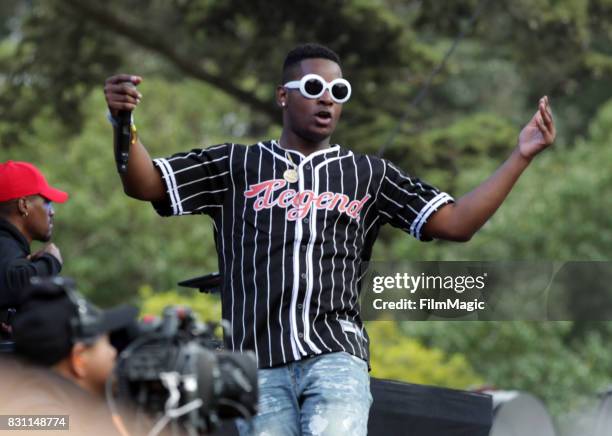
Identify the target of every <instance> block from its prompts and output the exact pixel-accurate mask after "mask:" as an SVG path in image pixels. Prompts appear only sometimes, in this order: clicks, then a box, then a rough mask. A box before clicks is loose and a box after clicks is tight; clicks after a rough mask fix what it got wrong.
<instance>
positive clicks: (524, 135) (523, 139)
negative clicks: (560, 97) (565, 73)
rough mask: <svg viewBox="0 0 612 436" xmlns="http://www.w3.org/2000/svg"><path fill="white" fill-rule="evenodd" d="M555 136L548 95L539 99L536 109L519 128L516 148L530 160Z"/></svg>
mask: <svg viewBox="0 0 612 436" xmlns="http://www.w3.org/2000/svg"><path fill="white" fill-rule="evenodd" d="M555 136H557V131H556V129H555V122H554V121H553V117H552V111H551V110H550V104H549V102H548V97H546V96H544V97H542V98H541V99H540V103H539V105H538V110H537V112H536V113H535V115H534V116H533V117H532V118H531V120H530V121H529V123H527V125H526V126H525V127H524V128H523V130H521V133H520V135H519V141H518V150H519V153H520V154H521V156H523V157H524V158H526V159H529V160H531V159H532V158H533V157H534V156H535V155H536V154H538V153H540V152H541V151H542V150H544V149H545V148H547V147H549V146H550V145H551V144H552V143H553V141H554V140H555Z"/></svg>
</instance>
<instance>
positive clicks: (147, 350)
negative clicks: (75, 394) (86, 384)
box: [115, 306, 258, 433]
mask: <svg viewBox="0 0 612 436" xmlns="http://www.w3.org/2000/svg"><path fill="white" fill-rule="evenodd" d="M216 327H217V325H216V324H214V323H200V322H199V321H198V320H197V318H196V316H195V315H194V314H193V313H192V311H191V309H189V308H187V307H182V306H168V307H166V308H165V309H164V311H163V316H162V318H161V320H159V319H155V320H152V319H148V320H145V321H143V322H141V323H139V324H138V327H137V328H136V329H134V330H135V331H134V332H132V333H131V334H130V336H131V338H129V339H130V340H129V341H128V343H129V345H127V347H126V348H125V349H124V350H123V351H122V352H121V353H120V355H119V358H118V360H117V365H116V369H115V374H116V379H117V394H118V397H119V398H120V399H121V400H127V403H130V404H132V405H135V406H136V407H137V409H138V410H142V411H145V412H146V413H147V414H148V415H149V416H153V417H154V418H158V419H159V420H166V421H167V422H168V421H170V420H174V421H175V422H178V423H179V424H180V426H181V427H183V428H185V429H187V430H188V431H194V432H198V433H201V432H208V431H211V430H213V429H214V428H216V427H217V426H218V425H219V424H220V421H221V420H222V419H230V418H236V417H242V418H245V419H248V418H250V417H251V416H253V415H255V414H256V412H257V398H258V388H257V361H256V358H255V354H254V353H253V352H248V353H244V354H241V353H232V352H226V351H223V350H221V346H222V345H221V344H222V342H221V341H220V340H219V339H218V338H217V337H216V336H215V334H214V331H215V329H216ZM158 422H160V421H158Z"/></svg>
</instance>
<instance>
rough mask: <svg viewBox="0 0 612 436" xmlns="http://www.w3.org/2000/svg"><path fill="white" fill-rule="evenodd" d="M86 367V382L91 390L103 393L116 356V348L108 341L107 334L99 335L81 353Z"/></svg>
mask: <svg viewBox="0 0 612 436" xmlns="http://www.w3.org/2000/svg"><path fill="white" fill-rule="evenodd" d="M82 357H83V365H85V367H86V375H85V377H86V378H87V380H86V383H87V385H88V386H89V388H90V389H91V390H92V391H95V392H97V393H100V394H104V387H105V384H106V380H107V379H108V378H109V377H110V376H111V373H112V371H113V367H114V365H115V358H116V357H117V350H116V349H115V347H113V346H112V345H111V343H110V340H109V338H108V335H104V336H101V337H100V338H99V339H98V340H97V341H96V342H95V343H94V344H93V345H91V346H89V347H87V348H86V349H85V350H84V351H83V354H82Z"/></svg>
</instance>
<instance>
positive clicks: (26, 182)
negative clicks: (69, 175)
mask: <svg viewBox="0 0 612 436" xmlns="http://www.w3.org/2000/svg"><path fill="white" fill-rule="evenodd" d="M37 194H38V195H40V196H41V197H44V198H46V199H47V200H51V201H53V202H56V203H63V202H65V201H66V200H68V194H67V193H65V192H64V191H60V190H59V189H56V188H53V187H52V186H50V185H49V184H48V183H47V180H46V179H45V176H43V174H42V173H41V172H40V170H39V169H38V168H36V167H35V166H34V165H32V164H31V163H27V162H14V161H12V160H9V161H7V162H4V163H0V202H2V201H9V200H14V199H16V198H21V197H25V196H27V195H37Z"/></svg>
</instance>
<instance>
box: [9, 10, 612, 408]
mask: <svg viewBox="0 0 612 436" xmlns="http://www.w3.org/2000/svg"><path fill="white" fill-rule="evenodd" d="M480 3H481V2H480V0H460V1H455V2H413V1H403V0H377V1H375V2H373V1H364V0H351V1H328V2H318V3H316V4H314V3H312V2H284V1H278V0H275V1H266V2H264V1H259V0H258V1H244V0H231V1H220V0H193V1H175V2H166V1H153V2H151V1H144V0H129V1H127V2H125V1H119V0H112V1H108V2H104V3H100V2H95V1H93V0H49V1H44V2H43V1H40V0H35V1H31V2H17V1H13V0H10V1H5V2H1V3H0V38H2V39H1V40H0V161H4V160H7V159H16V160H28V161H32V162H34V163H36V164H37V165H39V166H40V167H41V168H42V169H43V171H44V172H45V174H46V175H47V176H48V179H49V180H50V181H51V182H52V183H53V184H55V185H57V186H58V187H60V188H64V189H65V190H67V191H68V192H69V193H70V194H71V199H70V201H69V202H68V203H66V204H64V205H58V206H57V208H56V212H57V215H56V226H55V238H54V241H55V242H56V243H57V244H58V246H59V247H60V249H61V250H62V253H63V255H64V259H65V261H66V264H65V269H64V272H65V273H66V274H67V275H71V276H74V277H75V278H77V280H78V282H79V283H80V287H81V289H83V290H84V291H85V292H86V293H87V294H88V296H90V297H91V298H92V299H93V300H95V301H96V302H98V303H99V304H102V305H109V304H114V303H117V302H121V301H126V300H139V301H141V302H142V303H143V311H144V312H155V313H160V311H161V309H162V308H163V307H164V306H166V305H168V304H176V303H179V302H180V303H182V304H186V305H189V306H191V307H192V308H194V310H195V311H196V312H197V313H199V314H200V315H201V316H202V318H203V319H211V320H212V319H218V318H219V316H220V315H219V304H220V303H219V301H218V299H217V298H216V297H211V296H207V295H199V294H196V293H192V294H187V293H179V292H176V291H168V292H159V293H158V292H154V291H153V290H159V289H174V287H175V284H176V282H177V281H179V280H182V279H185V278H188V277H192V276H196V275H200V274H203V273H206V272H210V271H215V270H217V262H216V259H215V247H214V242H213V232H212V226H211V224H210V220H209V219H208V218H206V217H202V216H193V217H183V218H181V219H169V218H159V217H157V216H156V215H155V213H154V211H153V209H152V208H151V206H150V205H147V204H144V203H139V202H137V201H135V200H131V199H129V198H127V196H125V194H124V193H123V192H122V189H121V184H120V182H119V179H118V176H117V174H116V171H115V168H114V162H113V157H112V147H111V142H112V140H111V129H110V127H109V126H108V124H107V122H106V120H105V119H104V113H105V107H104V102H103V97H102V93H101V90H102V86H103V81H104V78H105V77H107V76H109V75H111V74H115V73H117V72H133V73H135V74H141V75H142V76H144V82H143V83H142V85H140V88H139V89H140V91H141V92H142V93H143V94H144V98H143V101H142V103H141V105H140V107H139V109H138V110H137V111H136V122H137V126H138V130H139V134H140V137H141V139H142V140H143V142H144V143H145V144H146V145H147V147H148V149H149V150H150V151H151V154H152V155H154V156H162V155H163V156H166V155H169V154H172V153H174V152H176V151H183V150H187V149H190V148H192V147H198V146H200V145H205V144H206V145H210V144H215V143H220V142H225V141H235V142H241V143H251V142H253V141H254V140H256V139H261V138H265V137H278V135H279V133H280V130H279V125H280V113H279V112H278V111H277V110H276V108H275V106H274V99H273V92H274V86H275V85H276V83H277V82H278V80H279V75H280V67H281V65H282V60H283V57H284V54H285V52H286V51H287V50H288V49H289V48H291V47H293V46H294V45H295V44H297V43H300V42H304V41H318V42H321V43H325V44H328V45H330V46H331V47H333V48H334V49H335V50H337V51H338V52H339V53H340V55H341V57H342V58H343V61H344V75H345V76H346V77H347V78H348V79H349V80H350V81H351V83H353V93H354V94H353V95H354V97H353V98H352V100H351V102H350V104H347V105H346V107H345V108H344V111H343V120H342V123H340V126H339V129H338V131H337V133H336V134H335V135H334V138H333V140H334V142H338V143H341V144H343V145H346V146H349V147H351V148H352V149H355V150H357V151H360V152H370V153H376V152H377V151H378V150H379V148H380V147H381V145H382V144H384V143H385V142H386V141H387V140H388V139H389V135H390V133H391V132H392V131H393V130H394V129H395V128H396V127H398V120H399V119H400V117H401V116H402V115H404V113H405V112H406V111H408V112H407V113H406V116H407V120H406V122H405V123H404V124H403V125H402V126H401V128H399V129H398V134H397V136H396V137H395V138H394V140H393V142H392V143H391V146H390V147H389V148H388V150H387V153H386V155H385V156H386V157H388V158H390V159H391V160H392V161H393V162H395V163H397V164H398V166H400V167H402V168H405V169H406V170H408V171H409V172H411V173H414V174H415V175H417V176H419V177H422V178H423V179H425V180H428V181H432V182H434V183H435V184H436V185H439V186H440V187H441V188H443V189H445V190H448V191H450V192H451V193H452V194H454V195H456V196H460V195H461V194H463V193H466V192H468V191H470V190H471V189H472V188H474V187H475V186H477V185H478V184H479V183H481V182H482V181H483V180H484V179H486V177H488V176H489V175H490V174H491V173H492V172H493V171H494V170H495V169H496V168H497V167H498V166H499V165H500V163H501V162H502V160H503V159H504V158H505V157H506V156H507V155H509V154H510V152H511V150H512V147H514V145H515V143H516V138H517V135H518V132H519V129H520V128H521V126H522V125H523V124H524V123H525V122H526V121H527V120H528V119H529V118H530V117H531V115H532V114H533V112H534V111H535V105H536V102H537V99H538V98H539V97H540V96H541V95H543V94H547V95H549V96H550V97H551V102H552V105H553V111H554V114H555V119H556V123H557V126H558V131H559V137H558V140H557V144H556V145H555V146H554V147H553V148H552V149H551V150H550V151H547V152H545V153H544V154H543V155H542V156H539V157H538V158H537V159H536V160H535V161H534V162H533V163H532V164H531V166H530V168H529V169H528V170H527V171H526V173H525V174H524V175H523V176H522V177H521V179H520V181H519V182H518V184H517V185H516V186H515V188H514V189H513V192H512V193H511V194H510V196H509V197H508V199H507V201H506V202H505V203H504V205H503V206H502V207H501V208H500V210H499V211H498V212H497V213H496V215H495V216H494V217H493V219H492V220H490V222H489V223H487V224H486V225H485V226H484V228H483V229H482V230H481V231H480V232H479V233H478V234H477V235H476V236H475V237H474V238H473V239H472V241H470V242H469V243H467V244H451V243H443V242H434V243H430V244H421V243H415V242H413V241H410V240H409V238H408V237H407V236H406V235H403V234H402V235H399V233H398V231H395V230H391V229H384V230H383V231H382V232H381V236H380V238H379V242H378V243H377V245H376V246H375V253H374V259H376V260H385V259H392V260H398V259H406V260H470V259H471V260H484V259H488V260H495V259H499V260H529V259H532V260H542V259H543V260H570V259H575V260H610V253H611V247H612V229H611V228H610V225H609V221H610V220H609V215H610V211H612V191H611V190H612V171H610V164H609V162H611V161H612V148H611V147H610V146H609V144H610V143H611V142H612V128H611V127H610V126H612V101H609V98H610V95H612V81H610V80H609V76H610V71H611V65H612V60H611V59H612V49H611V47H612V44H611V41H610V39H611V36H612V20H610V16H611V14H612V2H610V0H594V1H586V0H555V1H552V0H538V1H527V0H520V1H513V2H492V1H489V2H487V5H486V7H485V9H484V10H483V13H482V15H481V16H480V17H479V19H478V20H477V22H476V23H475V25H474V26H473V28H471V29H467V28H466V25H467V23H468V20H469V19H470V17H471V16H472V15H473V13H474V10H475V8H476V7H477V5H478V4H480ZM126 10H129V11H138V13H137V14H126V13H125V11H126ZM461 30H468V32H467V34H466V39H464V40H463V41H462V42H461V44H460V45H459V46H458V48H457V50H456V52H455V54H454V55H453V56H452V57H451V58H450V60H449V62H448V64H447V67H446V68H445V69H443V70H442V71H441V72H440V74H439V75H438V76H437V77H436V79H435V80H434V82H433V83H432V87H431V89H430V91H429V93H428V95H427V97H426V98H425V99H423V100H422V101H421V103H420V104H419V105H418V106H417V107H411V106H409V102H410V101H411V100H412V99H414V97H415V96H416V95H417V94H418V92H419V91H420V90H421V87H422V86H423V84H424V82H425V80H426V79H427V77H428V74H429V73H430V71H431V70H432V68H433V67H434V66H435V65H436V64H437V63H438V62H440V61H441V60H442V58H443V57H444V55H445V53H446V51H447V50H448V49H449V48H450V47H451V44H452V43H453V39H454V38H455V37H456V35H457V34H458V33H459V32H460V31H461ZM92 91H93V92H92ZM369 331H370V335H371V337H372V356H373V360H372V365H373V370H374V375H377V376H380V377H389V378H398V379H402V380H406V381H410V382H423V383H431V384H440V385H444V386H450V387H469V386H471V385H473V384H477V383H479V382H480V381H484V382H486V383H492V384H495V385H497V386H498V387H500V388H508V389H525V390H527V391H531V392H534V393H536V394H538V395H540V396H541V397H542V398H544V399H545V400H546V401H547V403H548V405H549V406H551V408H552V410H553V411H554V412H555V414H556V415H557V416H562V415H563V414H564V412H566V411H568V410H571V409H573V408H574V407H575V406H577V405H578V404H579V403H581V402H582V401H583V400H584V399H586V398H588V397H592V395H593V394H594V393H595V392H597V391H599V390H600V389H601V388H602V387H603V386H605V385H607V384H609V380H610V374H612V358H611V357H610V353H609V352H608V351H607V347H606V344H607V343H609V341H610V340H611V339H612V326H611V324H610V323H524V322H515V323H482V322H480V323H457V322H454V323H444V322H428V323H424V322H422V323H411V324H405V325H403V326H402V328H401V329H398V328H397V326H396V325H395V324H390V323H389V324H387V323H372V324H371V325H370V326H369Z"/></svg>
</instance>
